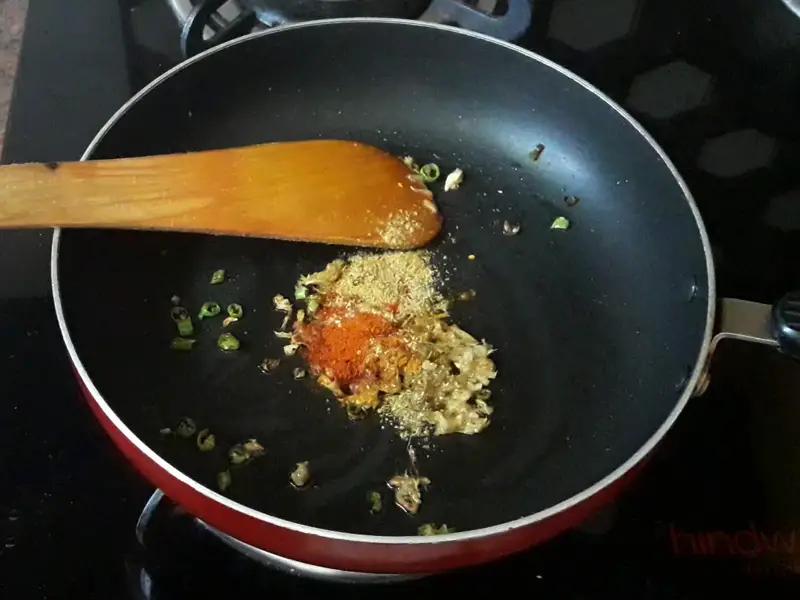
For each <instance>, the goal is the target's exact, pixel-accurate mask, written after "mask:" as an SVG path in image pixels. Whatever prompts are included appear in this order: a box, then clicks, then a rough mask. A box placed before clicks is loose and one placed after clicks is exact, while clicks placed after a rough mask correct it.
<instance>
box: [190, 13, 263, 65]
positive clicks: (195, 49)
mask: <svg viewBox="0 0 800 600" xmlns="http://www.w3.org/2000/svg"><path fill="white" fill-rule="evenodd" d="M227 1H228V0H201V1H200V2H199V3H198V4H197V5H196V6H195V7H194V8H193V9H192V12H191V13H189V16H188V18H187V19H186V22H185V23H184V24H183V30H182V31H181V52H182V53H183V56H184V58H190V57H192V56H194V55H195V54H199V53H200V52H203V51H204V50H208V49H209V48H212V47H213V46H216V45H217V44H221V43H222V42H227V41H229V40H232V39H235V38H237V37H240V36H243V35H245V34H248V33H250V32H251V31H252V30H253V27H255V26H256V23H257V22H258V19H257V18H256V15H255V13H254V12H253V11H250V10H243V11H242V12H241V13H240V14H239V15H238V16H237V17H236V18H235V19H234V20H232V21H230V22H229V23H226V24H224V25H222V26H220V25H218V24H217V23H216V22H214V19H213V17H214V15H215V14H216V12H217V11H218V10H219V9H220V8H222V5H223V4H225V3H226V2H227ZM206 27H209V28H211V29H212V30H213V31H214V35H212V36H211V38H209V39H205V38H204V35H203V34H204V32H205V29H206Z"/></svg>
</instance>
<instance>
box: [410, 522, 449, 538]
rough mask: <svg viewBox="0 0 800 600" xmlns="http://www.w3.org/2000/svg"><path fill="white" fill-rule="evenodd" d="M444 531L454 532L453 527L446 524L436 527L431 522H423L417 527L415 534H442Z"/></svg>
mask: <svg viewBox="0 0 800 600" xmlns="http://www.w3.org/2000/svg"><path fill="white" fill-rule="evenodd" d="M445 533H455V529H452V528H450V527H448V526H447V525H442V526H441V527H437V526H436V525H434V524H433V523H425V524H424V525H420V526H419V528H418V529H417V535H426V536H427V535H444V534H445Z"/></svg>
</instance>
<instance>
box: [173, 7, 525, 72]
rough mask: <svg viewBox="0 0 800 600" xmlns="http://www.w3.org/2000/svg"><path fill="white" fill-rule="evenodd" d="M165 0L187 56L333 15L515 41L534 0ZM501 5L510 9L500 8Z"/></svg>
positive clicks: (520, 33)
mask: <svg viewBox="0 0 800 600" xmlns="http://www.w3.org/2000/svg"><path fill="white" fill-rule="evenodd" d="M167 2H168V4H169V6H170V8H171V9H172V12H173V13H174V14H175V16H176V17H177V19H178V21H179V22H180V23H181V27H182V33H181V49H182V51H183V54H184V56H185V57H187V58H188V57H190V56H193V55H195V54H198V53H199V52H202V51H203V50H206V49H208V48H210V47H212V46H215V45H218V44H220V43H223V42H226V41H230V40H232V39H235V38H237V37H240V36H242V35H246V34H248V33H252V32H253V31H258V30H263V29H267V28H272V27H279V26H281V25H287V24H290V23H298V22H302V21H309V20H314V19H322V18H333V17H396V18H411V19H418V20H420V21H426V22H429V23H440V24H447V25H453V26H456V27H461V28H464V29H469V30H471V31H475V32H478V33H484V34H486V35H490V36H492V37H496V38H499V39H502V40H507V41H514V40H517V39H519V38H520V37H522V35H523V34H525V32H526V31H527V30H528V28H529V26H530V23H531V12H532V8H531V0H504V1H503V0H379V4H377V5H376V4H375V3H374V2H373V1H372V0H346V1H343V0H337V1H336V2H331V1H330V0H305V1H304V2H297V1H296V0H167ZM501 5H504V6H506V7H507V10H506V11H505V12H504V13H502V14H499V13H498V9H499V8H500V6H501ZM376 6H380V7H381V8H380V10H376V8H375V7H376ZM294 7H301V8H294ZM290 13H291V14H290ZM378 13H380V14H378Z"/></svg>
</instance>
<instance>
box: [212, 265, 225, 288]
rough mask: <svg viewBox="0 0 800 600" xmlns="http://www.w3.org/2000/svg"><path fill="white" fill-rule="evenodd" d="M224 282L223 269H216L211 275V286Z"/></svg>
mask: <svg viewBox="0 0 800 600" xmlns="http://www.w3.org/2000/svg"><path fill="white" fill-rule="evenodd" d="M223 281H225V269H217V270H216V271H214V272H213V273H212V274H211V284H212V285H217V284H219V283H222V282H223Z"/></svg>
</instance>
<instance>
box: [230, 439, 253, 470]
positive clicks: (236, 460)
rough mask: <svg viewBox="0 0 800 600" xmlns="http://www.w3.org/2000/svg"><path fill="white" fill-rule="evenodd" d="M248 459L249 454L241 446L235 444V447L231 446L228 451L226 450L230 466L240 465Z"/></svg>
mask: <svg viewBox="0 0 800 600" xmlns="http://www.w3.org/2000/svg"><path fill="white" fill-rule="evenodd" d="M249 458H250V454H249V453H248V452H247V450H245V449H244V448H243V447H242V445H241V444H236V445H235V446H231V448H230V450H228V460H229V461H231V464H232V465H241V464H243V463H245V462H247V460H248V459H249Z"/></svg>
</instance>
